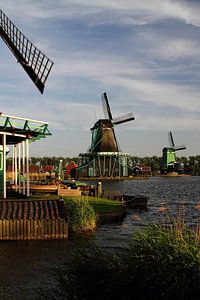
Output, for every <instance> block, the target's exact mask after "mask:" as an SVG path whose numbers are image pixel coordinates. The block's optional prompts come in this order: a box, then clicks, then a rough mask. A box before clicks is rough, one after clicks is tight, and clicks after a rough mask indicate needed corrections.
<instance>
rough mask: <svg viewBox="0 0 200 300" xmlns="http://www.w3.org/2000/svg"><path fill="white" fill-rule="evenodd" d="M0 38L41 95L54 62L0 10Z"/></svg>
mask: <svg viewBox="0 0 200 300" xmlns="http://www.w3.org/2000/svg"><path fill="white" fill-rule="evenodd" d="M0 36H1V38H2V39H3V40H4V42H5V43H6V45H7V46H8V48H9V49H10V50H11V51H12V53H13V54H14V55H15V57H16V59H17V61H18V62H19V63H20V64H21V66H22V67H23V68H24V70H25V71H26V73H27V74H28V75H29V77H30V78H31V80H32V81H33V82H34V84H35V85H36V87H37V88H38V89H39V91H40V92H41V93H43V92H44V87H45V82H46V80H47V78H48V76H49V73H50V71H51V68H52V66H53V62H52V61H51V60H50V59H49V58H48V57H47V56H46V55H45V54H43V53H42V52H41V51H40V50H39V49H38V48H37V47H35V46H34V45H33V44H32V43H31V42H30V41H29V40H28V39H27V38H26V37H25V35H24V34H23V33H22V32H21V31H20V30H19V29H18V28H17V27H16V26H15V25H14V24H13V23H12V22H11V20H10V19H9V18H8V17H7V16H6V15H5V14H4V13H3V12H2V10H1V9H0Z"/></svg>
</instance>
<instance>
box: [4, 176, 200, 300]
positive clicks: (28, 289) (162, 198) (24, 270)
mask: <svg viewBox="0 0 200 300" xmlns="http://www.w3.org/2000/svg"><path fill="white" fill-rule="evenodd" d="M103 189H104V190H120V191H122V192H123V193H125V194H133V195H138V194H143V195H146V196H148V197H149V201H148V208H147V210H138V209H137V210H129V211H128V214H127V216H126V217H125V218H124V220H123V221H122V222H119V223H113V224H105V225H102V226H99V227H98V228H97V230H96V234H94V233H90V234H88V235H87V236H86V235H82V236H74V237H70V239H69V240H68V241H25V242H14V241H10V242H9V241H2V242H1V243H0V299H20V300H21V299H34V298H35V297H36V295H37V291H38V288H39V287H40V286H41V284H43V285H46V286H50V285H51V283H52V282H53V281H54V270H55V268H56V267H59V266H61V265H62V263H63V262H66V261H67V260H69V259H70V252H73V250H74V249H77V248H80V247H83V246H84V247H87V246H88V245H87V243H85V242H86V241H87V240H89V241H93V242H94V243H95V244H97V245H98V246H100V247H102V248H105V249H112V250H115V251H118V250H119V251H121V250H123V249H125V248H126V247H127V245H128V242H129V238H130V237H131V236H132V234H133V232H134V231H135V230H136V229H137V228H142V227H144V226H147V225H148V224H152V223H161V222H164V221H166V220H168V216H169V215H171V216H174V217H175V218H177V217H178V215H179V212H180V211H181V212H184V218H185V222H186V223H188V224H192V225H195V224H196V223H198V222H199V219H200V212H199V210H198V209H197V207H196V206H197V205H198V203H200V177H172V178H171V177H170V178H169V177H165V178H161V177H153V178H151V179H149V180H139V181H138V180H130V181H120V182H103Z"/></svg>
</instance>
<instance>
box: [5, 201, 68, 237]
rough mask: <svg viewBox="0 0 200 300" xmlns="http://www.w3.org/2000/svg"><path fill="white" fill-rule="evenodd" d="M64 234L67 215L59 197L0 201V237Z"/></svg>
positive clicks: (54, 235)
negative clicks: (55, 198) (54, 198)
mask: <svg viewBox="0 0 200 300" xmlns="http://www.w3.org/2000/svg"><path fill="white" fill-rule="evenodd" d="M67 238H68V216H67V212H66V208H65V204H64V201H63V200H43V199H37V200H35V199H34V200H31V199H30V200H29V199H10V200H9V199H6V200H2V201H0V240H55V239H67Z"/></svg>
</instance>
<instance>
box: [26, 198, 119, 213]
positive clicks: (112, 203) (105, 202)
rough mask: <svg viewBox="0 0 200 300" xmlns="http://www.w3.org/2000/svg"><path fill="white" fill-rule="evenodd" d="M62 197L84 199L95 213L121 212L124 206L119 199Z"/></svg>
mask: <svg viewBox="0 0 200 300" xmlns="http://www.w3.org/2000/svg"><path fill="white" fill-rule="evenodd" d="M59 198H60V196H57V195H48V194H46V195H33V196H31V199H44V200H51V199H59ZM63 199H65V200H67V199H78V200H79V201H81V200H84V201H88V202H89V204H90V205H91V206H92V208H93V209H94V211H95V213H111V212H122V211H123V210H124V206H123V205H122V203H121V202H120V201H117V200H110V199H106V198H98V197H91V196H77V197H70V196H69V197H63Z"/></svg>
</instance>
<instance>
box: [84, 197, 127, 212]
mask: <svg viewBox="0 0 200 300" xmlns="http://www.w3.org/2000/svg"><path fill="white" fill-rule="evenodd" d="M86 199H88V201H89V203H90V205H91V206H92V207H93V209H94V211H95V213H108V212H122V211H123V210H124V206H123V204H122V202H120V201H117V200H110V199H106V198H98V197H86Z"/></svg>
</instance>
